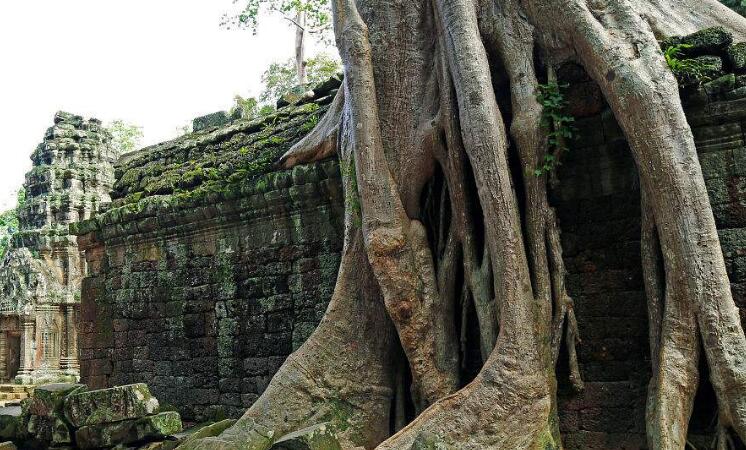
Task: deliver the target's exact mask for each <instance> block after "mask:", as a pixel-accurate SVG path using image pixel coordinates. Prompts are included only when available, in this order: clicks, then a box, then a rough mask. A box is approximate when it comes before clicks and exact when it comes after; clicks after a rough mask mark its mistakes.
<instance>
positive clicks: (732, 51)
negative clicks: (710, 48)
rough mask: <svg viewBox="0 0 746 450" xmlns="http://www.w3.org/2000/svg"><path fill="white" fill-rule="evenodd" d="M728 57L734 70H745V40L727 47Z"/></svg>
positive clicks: (739, 71) (740, 71) (738, 71)
mask: <svg viewBox="0 0 746 450" xmlns="http://www.w3.org/2000/svg"><path fill="white" fill-rule="evenodd" d="M728 59H729V60H730V64H731V66H732V67H733V70H734V71H735V72H737V73H742V72H746V42H739V43H738V44H733V45H731V46H730V47H728Z"/></svg>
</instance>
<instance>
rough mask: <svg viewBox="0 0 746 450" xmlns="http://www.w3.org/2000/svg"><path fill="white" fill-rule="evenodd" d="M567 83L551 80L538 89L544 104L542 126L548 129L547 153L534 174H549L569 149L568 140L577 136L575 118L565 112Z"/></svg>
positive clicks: (540, 100)
mask: <svg viewBox="0 0 746 450" xmlns="http://www.w3.org/2000/svg"><path fill="white" fill-rule="evenodd" d="M565 88H567V84H558V83H557V82H556V81H551V82H549V83H547V84H540V85H539V86H538V88H537V91H536V99H537V100H538V102H539V103H540V104H541V106H542V113H541V126H542V127H544V129H545V130H546V131H547V144H548V149H547V153H546V154H545V155H544V161H542V164H541V166H539V167H537V168H536V169H535V170H534V175H535V176H537V177H540V176H542V175H545V174H548V173H549V172H551V171H552V170H553V169H554V168H555V167H557V166H558V165H559V164H560V161H559V159H558V158H559V155H560V154H561V153H563V152H566V151H569V150H570V149H569V148H568V147H567V140H568V139H572V138H573V137H574V136H575V132H576V129H575V126H574V125H573V122H575V118H574V117H572V116H569V115H567V114H564V109H565V107H566V106H567V100H566V99H565V96H564V95H563V94H562V89H565Z"/></svg>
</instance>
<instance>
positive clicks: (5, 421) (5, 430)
mask: <svg viewBox="0 0 746 450" xmlns="http://www.w3.org/2000/svg"><path fill="white" fill-rule="evenodd" d="M18 423H19V420H18V417H17V416H9V415H4V414H3V415H0V441H2V440H7V439H15V437H16V433H17V432H18Z"/></svg>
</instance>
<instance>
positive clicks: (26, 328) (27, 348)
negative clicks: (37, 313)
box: [17, 312, 36, 382]
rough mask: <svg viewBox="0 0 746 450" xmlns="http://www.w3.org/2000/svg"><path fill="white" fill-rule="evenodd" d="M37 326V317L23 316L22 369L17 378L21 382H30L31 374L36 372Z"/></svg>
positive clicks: (27, 314)
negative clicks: (35, 336) (35, 337)
mask: <svg viewBox="0 0 746 450" xmlns="http://www.w3.org/2000/svg"><path fill="white" fill-rule="evenodd" d="M35 326H36V317H34V316H33V315H31V314H29V313H28V312H27V313H26V314H23V315H22V316H21V367H20V369H19V370H18V377H17V378H19V379H20V380H21V382H27V381H30V379H31V372H33V370H34V351H35V347H36V345H35V343H34V332H35V330H34V328H35Z"/></svg>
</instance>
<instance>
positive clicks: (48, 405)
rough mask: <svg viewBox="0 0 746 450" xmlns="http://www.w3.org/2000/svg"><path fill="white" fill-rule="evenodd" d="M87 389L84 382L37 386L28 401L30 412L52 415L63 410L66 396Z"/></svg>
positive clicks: (39, 414) (45, 415)
mask: <svg viewBox="0 0 746 450" xmlns="http://www.w3.org/2000/svg"><path fill="white" fill-rule="evenodd" d="M84 389H85V386H84V385H82V384H71V383H58V384H45V385H43V386H37V387H36V388H35V389H34V394H33V396H32V397H31V400H29V402H28V409H27V411H28V412H29V414H33V415H37V416H44V417H52V416H53V415H54V414H55V413H58V412H60V411H61V408H62V404H63V401H64V400H65V397H67V396H68V395H70V394H74V393H77V392H80V391H82V390H84Z"/></svg>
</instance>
